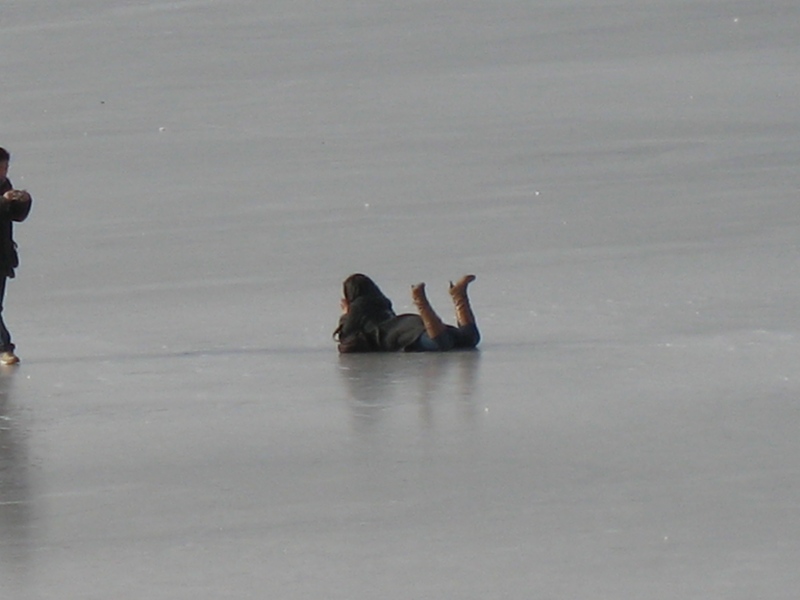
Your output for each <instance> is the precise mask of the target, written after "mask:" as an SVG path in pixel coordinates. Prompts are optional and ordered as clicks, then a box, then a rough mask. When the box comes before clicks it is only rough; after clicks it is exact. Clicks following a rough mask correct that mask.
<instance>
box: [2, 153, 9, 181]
mask: <svg viewBox="0 0 800 600" xmlns="http://www.w3.org/2000/svg"><path fill="white" fill-rule="evenodd" d="M10 160H11V154H10V153H9V152H8V150H6V149H5V148H0V181H3V180H5V178H6V175H8V163H9V161H10Z"/></svg>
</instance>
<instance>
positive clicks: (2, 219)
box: [0, 178, 31, 277]
mask: <svg viewBox="0 0 800 600" xmlns="http://www.w3.org/2000/svg"><path fill="white" fill-rule="evenodd" d="M13 189H14V186H13V185H12V184H11V180H10V179H8V178H6V179H5V181H2V182H0V277H3V276H5V277H14V269H16V268H17V267H18V266H19V255H18V254H17V245H16V244H15V243H14V226H13V222H14V221H18V222H19V221H24V220H25V219H26V218H27V217H28V213H30V211H31V201H30V199H28V200H26V201H9V200H7V199H6V198H3V197H2V195H3V194H5V193H6V192H8V191H10V190H13Z"/></svg>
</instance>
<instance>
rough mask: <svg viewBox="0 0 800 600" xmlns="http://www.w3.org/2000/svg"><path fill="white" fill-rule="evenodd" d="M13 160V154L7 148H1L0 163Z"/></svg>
mask: <svg viewBox="0 0 800 600" xmlns="http://www.w3.org/2000/svg"><path fill="white" fill-rule="evenodd" d="M9 160H11V154H10V153H9V152H8V150H6V149H5V148H0V162H8V161H9Z"/></svg>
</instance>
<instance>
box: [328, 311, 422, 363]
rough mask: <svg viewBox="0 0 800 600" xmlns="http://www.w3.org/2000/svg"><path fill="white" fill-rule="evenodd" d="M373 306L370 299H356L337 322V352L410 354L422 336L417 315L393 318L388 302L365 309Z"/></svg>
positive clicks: (420, 324) (394, 316) (395, 316)
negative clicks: (411, 348) (404, 352)
mask: <svg viewBox="0 0 800 600" xmlns="http://www.w3.org/2000/svg"><path fill="white" fill-rule="evenodd" d="M374 302H376V300H375V299H374V298H371V297H361V298H357V299H356V300H354V301H353V302H352V303H351V305H350V309H349V311H348V312H347V314H344V315H342V317H341V318H340V319H339V328H338V329H337V332H338V336H339V351H340V352H343V353H344V352H397V351H399V350H409V349H410V347H411V346H412V345H413V344H414V342H416V341H417V340H418V339H419V337H420V336H421V335H422V334H423V333H424V332H425V326H424V325H423V324H422V318H421V317H420V316H419V315H415V314H404V315H395V314H394V311H393V310H392V309H391V303H388V300H387V303H386V304H383V305H381V306H368V303H374Z"/></svg>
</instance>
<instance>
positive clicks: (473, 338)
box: [407, 323, 481, 352]
mask: <svg viewBox="0 0 800 600" xmlns="http://www.w3.org/2000/svg"><path fill="white" fill-rule="evenodd" d="M480 341H481V334H480V332H479V331H478V326H477V325H475V323H470V324H469V325H462V326H460V327H453V326H452V325H448V326H447V328H446V329H445V330H444V333H443V334H441V335H439V336H437V337H435V338H431V337H430V336H429V335H428V334H427V333H423V334H422V335H421V336H419V338H418V339H417V341H416V342H414V343H413V344H411V346H409V347H408V348H407V350H409V351H411V352H446V351H447V350H458V349H462V350H463V349H467V348H474V347H475V346H477V345H478V342H480Z"/></svg>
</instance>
